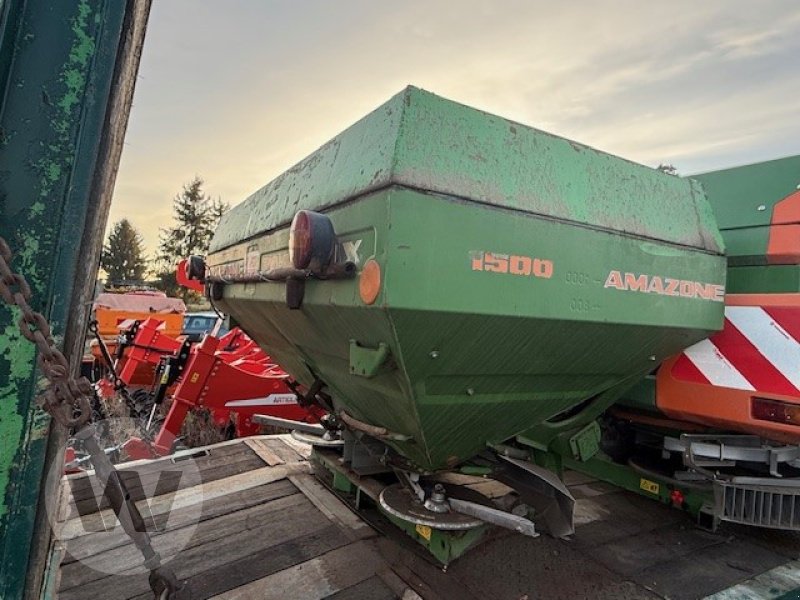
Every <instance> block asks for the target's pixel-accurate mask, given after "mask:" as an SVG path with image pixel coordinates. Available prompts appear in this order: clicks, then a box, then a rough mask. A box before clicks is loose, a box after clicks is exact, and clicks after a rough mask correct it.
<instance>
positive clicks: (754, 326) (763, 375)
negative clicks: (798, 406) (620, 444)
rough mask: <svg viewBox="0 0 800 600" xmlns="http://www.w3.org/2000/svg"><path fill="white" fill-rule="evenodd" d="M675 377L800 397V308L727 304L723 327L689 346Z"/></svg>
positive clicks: (677, 364) (674, 370) (679, 360)
mask: <svg viewBox="0 0 800 600" xmlns="http://www.w3.org/2000/svg"><path fill="white" fill-rule="evenodd" d="M672 376H673V377H675V379H680V380H684V381H690V382H693V383H706V384H711V385H714V386H718V387H726V388H733V389H737V390H748V391H761V392H767V393H771V394H781V395H787V396H800V310H799V309H798V308H797V307H775V306H726V307H725V327H724V329H723V330H722V331H721V332H719V333H717V334H715V335H713V336H711V337H710V338H709V339H706V340H703V341H702V342H700V343H697V344H695V345H694V346H692V347H690V348H687V349H686V350H685V351H684V352H683V354H682V355H681V356H680V358H679V359H678V360H677V361H676V362H675V366H674V367H673V369H672Z"/></svg>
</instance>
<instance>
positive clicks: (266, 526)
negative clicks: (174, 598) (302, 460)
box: [61, 494, 326, 590]
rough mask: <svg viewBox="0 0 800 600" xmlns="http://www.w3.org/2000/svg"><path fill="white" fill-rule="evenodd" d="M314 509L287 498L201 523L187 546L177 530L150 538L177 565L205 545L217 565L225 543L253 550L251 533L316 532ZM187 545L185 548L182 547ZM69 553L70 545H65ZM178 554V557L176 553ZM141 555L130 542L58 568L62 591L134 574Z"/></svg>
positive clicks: (267, 535) (318, 518)
mask: <svg viewBox="0 0 800 600" xmlns="http://www.w3.org/2000/svg"><path fill="white" fill-rule="evenodd" d="M314 512H316V511H314V509H313V506H312V505H311V503H310V502H308V500H306V498H305V497H304V496H303V495H302V494H294V495H292V496H286V497H284V498H280V499H278V500H274V501H272V502H268V503H267V504H263V505H259V506H253V507H250V508H247V509H244V510H240V511H236V512H235V513H231V514H229V515H225V516H222V517H218V518H216V519H211V520H210V521H206V522H204V523H202V524H201V526H199V527H198V528H197V529H195V530H194V531H192V530H186V529H184V531H183V532H182V533H188V535H190V536H191V538H190V539H189V541H188V543H187V542H186V537H180V536H178V535H176V534H177V532H176V531H172V532H169V533H167V534H160V535H154V536H152V542H153V547H154V549H155V550H156V551H158V552H159V553H160V554H161V555H162V556H165V557H167V556H169V557H175V558H174V560H173V561H172V563H174V565H175V566H177V565H180V564H181V561H182V559H183V554H184V553H185V552H186V551H187V549H189V548H194V547H196V546H201V545H205V546H206V550H207V551H208V550H209V549H210V552H209V556H208V560H209V564H210V565H214V564H219V562H220V561H221V560H224V555H223V554H222V552H221V548H224V547H226V546H227V545H228V544H242V543H243V541H244V540H250V543H249V544H248V545H249V550H252V548H253V542H254V541H255V540H253V531H255V530H258V531H259V532H260V535H262V536H265V538H266V539H270V538H271V537H272V533H271V532H272V531H275V530H276V528H277V527H278V526H282V527H284V528H285V529H286V530H287V531H288V532H291V531H292V528H295V529H298V530H302V527H305V526H306V522H308V523H309V524H313V525H314V528H315V529H320V528H322V527H324V526H325V525H326V523H325V522H324V520H323V519H324V517H322V516H321V515H318V516H316V517H315V516H314V514H313V513H314ZM183 544H186V546H183ZM67 551H69V545H67ZM178 553H179V554H178ZM141 563H142V556H141V554H140V552H139V550H138V549H137V548H136V546H134V545H133V544H132V543H129V544H125V545H124V546H120V547H118V548H114V549H112V550H109V551H106V552H103V553H102V554H100V555H97V556H94V557H93V560H92V562H91V563H88V562H87V563H85V564H84V563H81V562H73V563H71V564H68V565H65V566H64V567H62V569H61V588H62V590H68V589H71V588H74V587H79V586H83V585H85V584H86V583H88V582H91V581H96V580H100V579H105V578H107V577H108V575H107V574H108V573H114V572H118V573H125V572H126V571H132V570H133V571H135V570H137V569H139V568H140V567H141Z"/></svg>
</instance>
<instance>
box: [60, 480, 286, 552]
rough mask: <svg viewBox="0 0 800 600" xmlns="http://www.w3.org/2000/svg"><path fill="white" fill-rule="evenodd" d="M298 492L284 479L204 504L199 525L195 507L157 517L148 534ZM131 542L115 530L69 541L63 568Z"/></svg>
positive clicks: (121, 532) (206, 519)
mask: <svg viewBox="0 0 800 600" xmlns="http://www.w3.org/2000/svg"><path fill="white" fill-rule="evenodd" d="M297 491H298V490H297V488H296V487H295V486H294V485H293V484H292V483H291V482H290V481H289V480H288V479H282V480H280V481H276V482H274V483H268V484H265V485H261V486H258V487H255V488H251V489H247V490H241V491H236V492H232V493H231V494H230V495H229V496H222V497H220V498H214V499H213V500H210V501H208V502H203V507H202V514H201V515H200V520H199V521H198V520H197V511H196V510H195V507H194V506H191V507H187V508H182V509H180V510H173V511H171V512H169V513H166V512H165V513H162V514H160V515H157V516H156V517H155V518H154V519H153V521H154V527H153V528H152V529H151V528H150V527H148V531H150V532H151V534H154V533H156V532H161V533H164V532H166V531H174V530H176V529H178V528H180V527H184V526H187V525H190V524H192V523H195V522H199V523H202V522H204V521H208V520H210V519H214V518H217V517H220V516H222V515H226V514H229V513H232V512H236V511H238V510H243V509H245V508H248V507H250V506H255V505H257V504H264V503H267V502H270V501H272V500H277V499H279V498H283V497H285V496H289V495H291V494H296V493H297ZM129 542H130V539H129V538H128V536H127V534H126V533H125V532H124V531H122V530H121V529H118V530H115V531H114V532H113V533H106V532H98V533H88V534H86V535H83V536H81V537H77V538H73V539H71V540H70V541H69V550H70V556H67V557H66V558H65V559H64V561H63V563H62V564H65V565H66V564H69V563H70V562H72V561H73V560H74V556H83V557H85V556H91V555H92V554H97V553H100V552H106V551H108V550H111V549H113V548H117V547H119V546H124V545H125V544H127V543H129Z"/></svg>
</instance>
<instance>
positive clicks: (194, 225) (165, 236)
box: [156, 177, 229, 302]
mask: <svg viewBox="0 0 800 600" xmlns="http://www.w3.org/2000/svg"><path fill="white" fill-rule="evenodd" d="M203 183H204V182H203V180H202V179H201V178H200V177H195V178H194V179H193V180H192V181H190V182H189V183H187V184H186V185H184V186H183V190H182V191H181V193H180V194H178V195H177V196H175V198H174V199H173V201H172V212H173V220H174V223H175V224H174V226H173V227H167V228H162V229H161V230H160V232H161V235H160V239H159V253H158V261H157V262H158V265H159V266H158V273H157V277H158V280H159V283H158V284H156V286H157V287H158V288H160V289H162V290H164V291H165V292H166V293H167V294H168V295H170V296H180V297H182V298H183V299H184V300H186V301H187V302H189V301H192V300H196V299H197V298H196V297H197V294H196V293H195V292H191V291H189V290H187V289H185V288H182V287H180V286H179V285H178V283H177V279H176V277H175V267H176V266H177V264H178V263H179V262H180V261H181V260H183V259H184V258H188V257H189V256H191V255H192V254H200V255H202V254H205V253H206V252H207V251H208V246H209V244H210V243H211V236H212V235H213V234H214V228H215V227H216V225H217V223H218V222H219V219H220V218H221V217H222V214H223V213H224V212H225V211H227V210H228V208H229V207H228V205H227V204H226V203H224V202H222V200H220V199H219V198H217V199H216V200H212V199H211V197H210V196H207V195H206V194H205V192H204V191H203Z"/></svg>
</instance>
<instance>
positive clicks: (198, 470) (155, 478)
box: [66, 447, 263, 517]
mask: <svg viewBox="0 0 800 600" xmlns="http://www.w3.org/2000/svg"><path fill="white" fill-rule="evenodd" d="M245 449H246V450H247V452H246V453H242V452H238V453H236V454H233V455H230V456H226V457H222V458H220V459H218V460H216V461H212V462H208V461H206V462H204V463H202V464H197V463H194V464H190V463H182V462H179V463H177V464H172V463H170V462H159V469H158V470H154V469H152V468H148V469H147V470H145V471H139V470H138V469H126V470H120V472H119V473H120V477H121V478H122V480H123V481H124V482H125V485H126V487H127V489H128V492H129V493H130V494H131V495H132V496H133V497H134V498H136V499H137V500H140V499H141V498H142V495H143V494H144V493H145V492H144V490H154V489H155V488H156V485H157V483H158V482H159V481H163V482H164V483H167V481H168V480H169V479H172V480H173V481H175V480H177V479H178V478H180V477H182V476H185V474H186V473H190V474H191V475H192V476H195V477H197V478H199V480H200V481H203V482H208V481H215V480H217V479H221V478H223V477H229V476H231V475H237V474H239V473H244V472H245V471H251V470H253V469H257V468H259V467H262V466H263V464H262V461H261V460H260V459H259V457H258V456H257V455H256V454H255V453H254V452H252V451H251V450H250V448H248V447H245ZM66 483H67V484H68V485H69V487H70V488H71V491H72V503H71V507H70V514H69V515H68V516H69V517H74V516H75V515H76V514H77V513H78V510H81V511H83V512H84V513H87V512H91V511H92V510H93V509H94V507H95V506H97V504H98V502H97V500H98V497H100V498H101V499H102V502H100V507H101V508H107V507H108V501H106V500H105V498H102V490H100V489H99V487H100V483H99V482H98V481H97V479H96V478H95V477H91V478H87V479H85V480H83V481H81V485H80V486H79V487H78V488H77V489H72V486H74V485H76V482H75V481H74V480H67V482H66ZM93 486H96V487H97V488H98V489H97V490H95V489H94V487H93Z"/></svg>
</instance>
